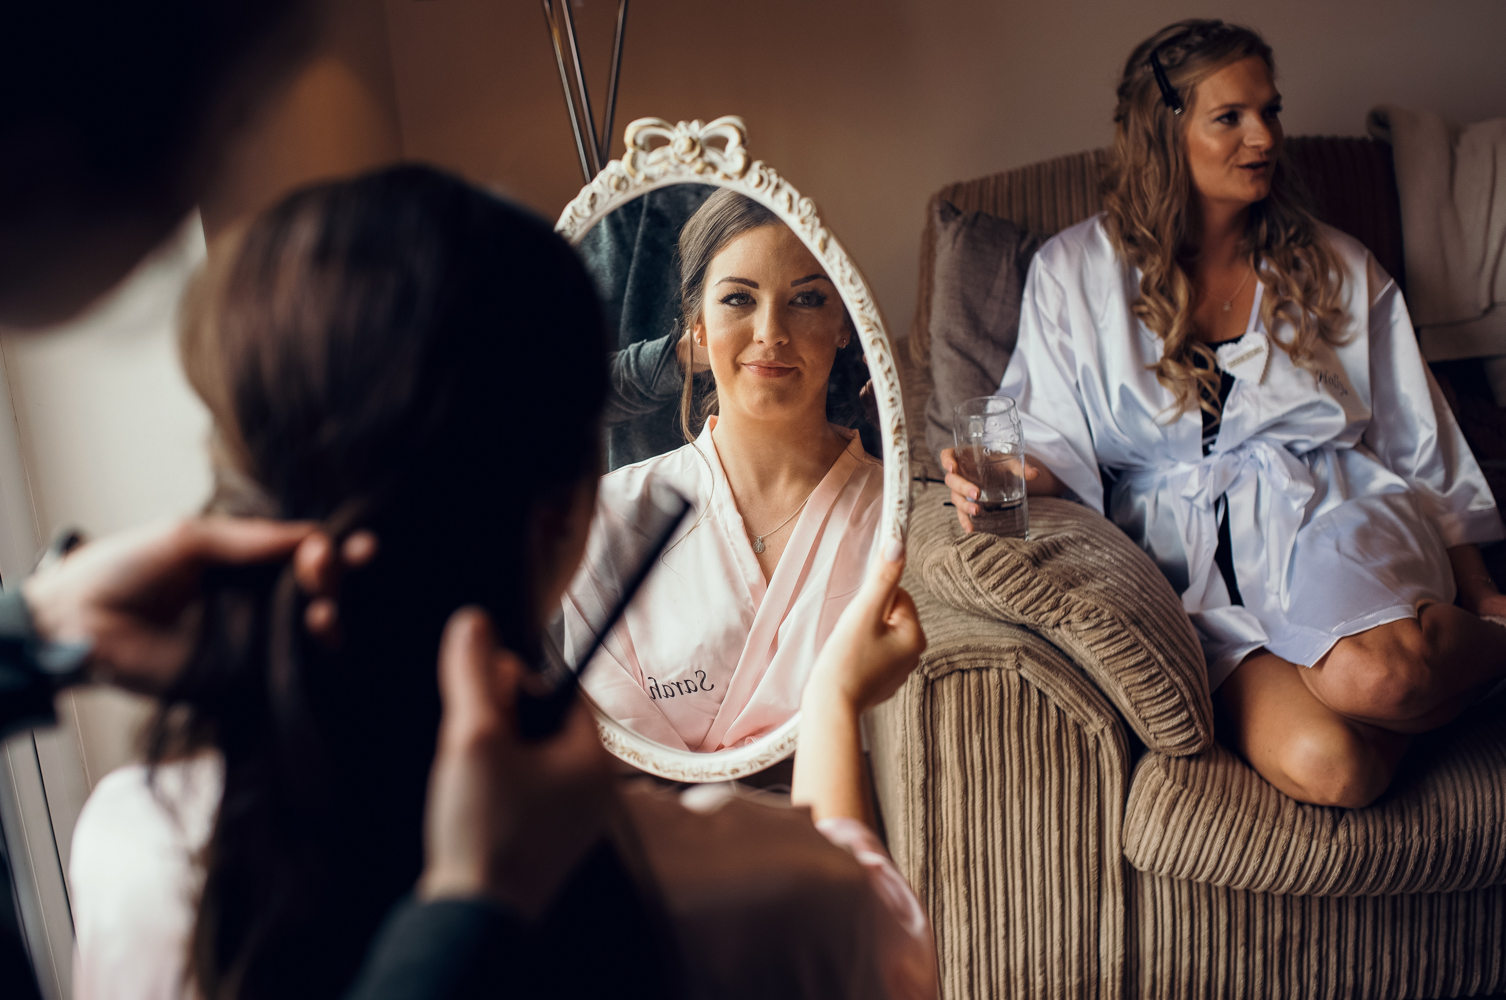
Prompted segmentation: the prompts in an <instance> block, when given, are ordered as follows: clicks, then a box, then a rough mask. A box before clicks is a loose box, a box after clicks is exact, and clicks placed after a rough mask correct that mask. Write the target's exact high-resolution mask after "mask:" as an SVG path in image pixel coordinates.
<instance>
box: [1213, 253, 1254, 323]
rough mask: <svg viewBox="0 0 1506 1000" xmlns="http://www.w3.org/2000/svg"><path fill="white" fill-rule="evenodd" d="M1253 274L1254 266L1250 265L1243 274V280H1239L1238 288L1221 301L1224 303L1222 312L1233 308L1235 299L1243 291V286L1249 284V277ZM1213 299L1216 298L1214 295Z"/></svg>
mask: <svg viewBox="0 0 1506 1000" xmlns="http://www.w3.org/2000/svg"><path fill="white" fill-rule="evenodd" d="M1254 273H1255V265H1254V264H1251V265H1250V269H1249V270H1248V271H1246V272H1245V276H1244V278H1242V279H1241V280H1240V282H1239V287H1238V288H1236V289H1234V294H1233V295H1231V296H1229V297H1228V298H1227V299H1223V300H1222V301H1223V303H1224V312H1228V311H1229V310H1230V308H1232V307H1233V305H1234V300H1235V299H1237V298H1239V293H1240V292H1242V291H1244V290H1245V285H1247V284H1249V282H1250V275H1252V274H1254ZM1214 298H1215V299H1217V298H1218V296H1217V295H1215V296H1214Z"/></svg>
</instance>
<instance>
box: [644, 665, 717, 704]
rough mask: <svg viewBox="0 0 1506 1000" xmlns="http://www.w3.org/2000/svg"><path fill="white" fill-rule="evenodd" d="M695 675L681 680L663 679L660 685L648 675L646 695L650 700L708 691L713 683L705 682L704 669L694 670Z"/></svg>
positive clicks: (712, 686)
mask: <svg viewBox="0 0 1506 1000" xmlns="http://www.w3.org/2000/svg"><path fill="white" fill-rule="evenodd" d="M694 673H695V677H692V678H687V679H686V680H683V681H665V682H664V683H663V684H662V685H660V683H659V682H658V681H657V680H655V679H654V678H652V677H650V678H649V679H648V697H649V700H650V701H657V700H658V699H660V698H675V697H680V696H683V695H689V694H697V693H699V692H701V691H710V690H711V689H712V688H714V687H716V685H715V684H710V683H707V681H706V671H704V670H696V671H694Z"/></svg>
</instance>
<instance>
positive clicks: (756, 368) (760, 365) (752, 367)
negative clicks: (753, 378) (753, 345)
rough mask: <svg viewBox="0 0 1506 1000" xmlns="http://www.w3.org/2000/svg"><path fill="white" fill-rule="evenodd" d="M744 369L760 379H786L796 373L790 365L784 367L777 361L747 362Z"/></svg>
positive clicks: (744, 363)
mask: <svg viewBox="0 0 1506 1000" xmlns="http://www.w3.org/2000/svg"><path fill="white" fill-rule="evenodd" d="M743 367H744V368H746V369H748V371H749V372H751V373H752V374H754V375H757V376H758V377H759V378H784V377H785V376H786V375H791V374H793V373H794V371H795V369H794V368H791V367H790V366H789V365H782V364H780V363H779V362H777V361H745V362H743Z"/></svg>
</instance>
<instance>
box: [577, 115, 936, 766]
mask: <svg viewBox="0 0 1506 1000" xmlns="http://www.w3.org/2000/svg"><path fill="white" fill-rule="evenodd" d="M626 147H627V152H626V154H625V155H624V157H623V159H622V160H620V161H619V160H614V161H613V162H611V163H609V164H607V166H606V167H605V168H604V169H603V170H602V171H601V173H600V174H598V175H597V176H596V178H595V179H594V180H593V181H592V182H591V183H590V184H588V185H587V186H586V187H585V188H584V189H583V190H582V191H581V193H580V194H579V196H577V197H576V199H575V200H574V201H572V202H571V203H570V205H569V206H568V207H566V209H565V211H564V214H563V215H561V216H560V221H559V225H558V226H557V227H556V228H557V229H558V230H559V232H560V233H562V234H563V235H564V236H565V237H566V238H567V239H569V240H570V241H571V243H572V244H574V245H575V246H576V247H577V249H578V250H579V251H580V253H581V255H582V257H583V258H584V259H585V261H586V264H587V267H588V269H589V270H590V271H591V272H592V274H593V276H594V277H595V278H596V281H597V285H598V287H599V289H600V291H601V293H602V297H603V300H604V302H605V304H606V312H607V320H608V325H609V328H610V335H611V348H612V354H611V369H612V393H611V396H610V398H609V401H608V404H607V413H606V425H607V426H606V441H605V451H606V466H607V470H608V471H607V475H605V476H604V477H603V478H602V480H601V485H600V491H599V494H598V498H597V509H596V517H595V520H594V521H593V522H592V527H591V538H590V541H589V543H588V546H587V554H586V560H585V563H584V565H583V566H582V569H581V571H580V573H579V574H577V576H576V578H575V580H574V581H573V582H572V584H571V586H570V589H569V592H568V593H567V595H566V597H565V600H564V607H563V609H562V612H561V615H560V617H559V618H558V619H557V621H556V625H555V629H554V633H555V636H556V639H557V641H558V644H559V647H560V652H561V654H562V658H563V659H564V661H565V662H566V663H577V659H578V658H579V657H581V656H583V655H585V652H584V651H585V650H586V648H587V647H588V645H589V643H590V640H591V639H592V638H593V637H594V631H593V630H594V629H598V628H600V626H601V624H602V622H603V620H604V619H605V618H606V617H607V616H608V615H609V614H610V612H609V611H607V609H608V608H609V607H610V606H611V605H613V604H614V603H616V600H617V598H618V597H620V595H621V592H622V590H623V588H624V587H625V583H624V578H625V577H627V576H630V575H632V574H633V571H634V570H635V569H636V568H637V567H638V566H639V565H641V564H643V562H644V560H645V555H646V552H647V550H648V549H650V548H651V546H650V544H649V539H654V538H655V537H656V536H658V535H660V534H661V533H662V529H663V527H664V525H665V524H666V523H667V522H668V520H669V518H668V516H667V515H666V514H665V511H666V510H667V509H668V508H670V507H672V506H676V505H678V503H679V501H678V499H677V498H678V497H683V498H685V499H686V500H688V501H689V502H690V508H691V509H690V512H689V514H688V515H687V516H686V517H685V518H684V520H683V521H682V522H681V523H680V525H679V527H678V528H676V529H675V530H674V531H673V533H672V534H671V535H670V536H669V539H670V540H669V543H668V545H667V547H666V548H665V549H664V550H663V552H662V554H661V555H659V556H658V557H657V558H656V559H655V560H654V565H653V566H652V568H651V570H650V572H649V574H648V576H647V578H646V579H645V581H644V583H643V585H642V588H641V589H640V590H639V591H638V593H637V596H636V597H635V598H634V599H633V601H632V603H631V604H630V605H629V606H628V609H627V612H626V614H624V616H623V617H622V619H621V620H620V621H619V623H618V625H617V626H616V627H615V628H614V629H613V630H612V631H611V632H610V633H609V634H608V636H607V638H606V641H605V642H604V643H603V646H602V648H601V650H600V652H599V653H597V654H596V655H595V656H594V657H593V659H592V662H591V665H590V669H589V670H588V671H586V673H585V674H584V675H583V677H582V687H583V689H584V691H585V693H586V696H587V698H588V699H589V700H590V702H591V705H592V708H593V709H594V710H595V712H596V715H597V719H598V723H599V727H600V730H601V734H602V739H603V741H604V742H605V744H606V746H607V747H608V749H610V750H611V751H612V752H613V753H614V754H616V755H617V756H618V757H620V758H622V759H623V760H625V761H627V762H628V763H630V764H632V765H634V766H635V767H638V768H641V769H642V770H645V771H649V772H651V773H653V774H657V775H660V776H661V777H665V778H669V779H672V780H677V781H722V780H727V779H731V778H737V777H743V776H746V775H749V774H752V773H754V772H757V771H761V770H763V769H764V768H767V767H769V766H770V765H772V764H774V763H776V762H778V761H780V760H782V759H783V758H785V757H787V756H789V755H790V754H791V753H792V752H793V751H794V749H795V742H796V733H797V730H798V728H799V706H800V696H801V693H802V690H803V687H804V682H805V678H806V676H807V675H808V673H809V670H810V668H811V666H812V664H813V663H814V661H815V658H816V654H817V652H819V649H820V646H821V644H822V642H823V641H824V640H825V637H826V635H827V634H828V633H829V632H830V631H831V627H832V625H833V624H834V623H835V621H836V618H837V616H838V615H839V614H840V613H841V610H842V608H843V607H845V606H846V603H847V602H848V601H849V600H850V599H851V597H852V595H853V593H854V592H855V591H856V590H857V587H858V584H859V582H860V581H861V579H862V577H863V574H864V573H865V571H866V568H867V564H868V560H869V559H870V557H871V556H872V553H874V552H876V551H881V550H882V547H883V545H884V544H885V543H886V542H887V541H888V540H890V539H895V538H899V539H903V537H904V532H905V529H906V526H907V518H908V514H909V491H908V485H909V483H908V469H909V455H908V449H907V444H906V443H907V441H908V440H909V439H908V437H907V436H906V434H905V427H904V411H903V408H902V406H901V404H900V388H899V374H898V371H897V370H896V368H895V365H894V356H893V350H892V348H891V346H890V343H889V339H888V337H887V335H886V334H885V332H884V325H883V321H882V320H881V319H880V317H879V313H878V309H877V308H876V306H875V304H874V301H873V297H872V295H871V294H870V293H869V290H868V286H867V284H866V283H865V282H864V281H863V278H862V276H861V275H860V274H859V273H858V271H857V268H856V267H854V266H853V263H852V261H851V260H850V259H849V258H848V256H847V253H846V251H845V250H843V249H842V245H841V244H840V243H838V242H837V240H836V238H835V237H833V236H832V235H831V233H830V232H828V231H827V229H826V227H825V226H824V225H822V223H821V219H820V217H819V216H818V215H817V212H816V206H815V204H814V203H813V202H812V201H811V200H810V199H809V198H804V197H801V195H800V194H799V192H797V191H796V190H795V189H794V188H793V187H791V186H790V184H789V183H788V182H787V181H785V180H784V179H783V178H782V177H780V176H779V175H778V174H776V173H775V172H774V171H773V170H772V169H770V168H769V167H768V166H766V165H765V164H763V163H762V162H758V161H751V160H750V159H749V157H748V154H747V150H746V132H745V130H744V127H743V123H742V120H741V119H739V118H735V117H726V118H718V119H716V120H715V121H713V122H711V123H709V124H702V123H701V122H699V121H693V122H680V123H679V124H678V125H670V124H669V123H668V122H666V121H663V120H661V119H657V118H643V119H639V120H638V121H635V122H633V123H632V124H631V125H629V126H628V127H627V131H626Z"/></svg>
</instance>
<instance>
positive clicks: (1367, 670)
mask: <svg viewBox="0 0 1506 1000" xmlns="http://www.w3.org/2000/svg"><path fill="white" fill-rule="evenodd" d="M1300 676H1301V678H1302V680H1303V682H1304V683H1305V684H1306V686H1307V688H1308V690H1309V691H1311V692H1312V694H1313V696H1314V697H1315V698H1317V699H1318V701H1320V702H1322V703H1323V704H1324V705H1326V706H1327V707H1328V708H1330V709H1332V710H1333V711H1335V712H1337V713H1339V714H1340V715H1343V716H1345V717H1347V718H1349V719H1352V720H1356V721H1360V722H1368V723H1370V724H1372V725H1375V726H1378V727H1380V728H1383V729H1389V730H1392V731H1394V732H1398V733H1422V732H1427V731H1428V730H1430V729H1437V728H1438V727H1439V726H1441V725H1443V724H1444V723H1446V722H1449V721H1450V720H1452V719H1453V718H1454V717H1455V716H1457V715H1458V714H1459V713H1460V712H1462V711H1464V709H1466V708H1468V707H1469V706H1470V705H1471V704H1473V703H1474V702H1476V701H1478V700H1479V699H1480V698H1481V697H1482V696H1484V695H1485V694H1486V693H1487V692H1488V691H1489V690H1490V689H1491V687H1493V686H1494V685H1495V684H1497V683H1499V682H1500V680H1501V679H1502V678H1503V677H1506V628H1502V627H1501V626H1499V625H1495V624H1492V623H1490V622H1487V621H1484V620H1482V619H1480V618H1477V617H1476V616H1474V615H1472V614H1470V613H1469V612H1468V611H1465V610H1463V609H1462V608H1457V607H1454V606H1453V605H1451V604H1437V603H1430V604H1425V605H1423V606H1422V608H1421V609H1420V610H1419V612H1418V616H1417V617H1416V618H1407V619H1403V620H1401V621H1395V622H1390V623H1388V624H1386V625H1381V626H1378V627H1376V628H1373V629H1369V630H1368V631H1365V632H1360V633H1358V634H1356V635H1351V636H1346V637H1345V638H1343V639H1340V640H1339V641H1338V642H1337V643H1335V644H1334V647H1333V649H1331V650H1329V652H1328V654H1327V655H1326V656H1324V657H1323V658H1322V659H1321V660H1319V661H1318V662H1317V663H1316V664H1315V665H1314V666H1313V667H1312V669H1311V670H1304V671H1302V673H1301V675H1300Z"/></svg>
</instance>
